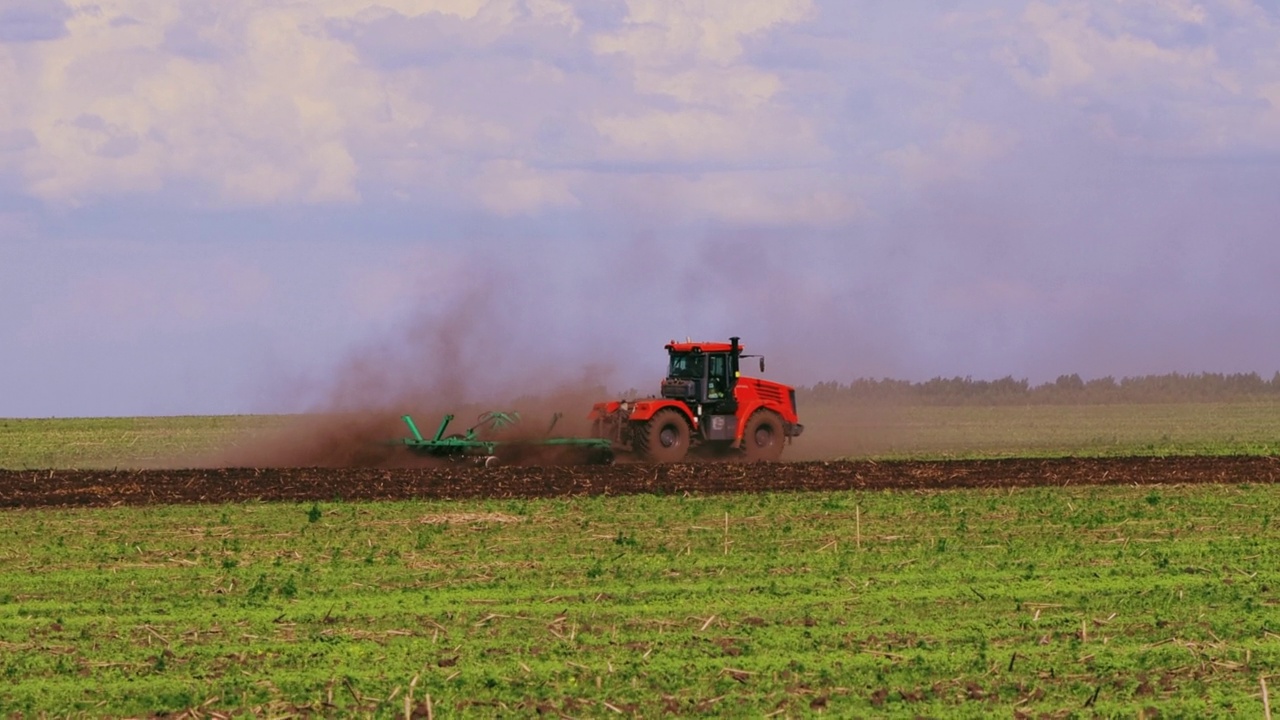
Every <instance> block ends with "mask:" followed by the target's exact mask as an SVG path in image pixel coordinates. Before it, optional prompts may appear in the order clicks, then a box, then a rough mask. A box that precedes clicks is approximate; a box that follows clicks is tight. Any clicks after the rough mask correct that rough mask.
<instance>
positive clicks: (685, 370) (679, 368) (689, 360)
mask: <svg viewBox="0 0 1280 720" xmlns="http://www.w3.org/2000/svg"><path fill="white" fill-rule="evenodd" d="M704 361H705V356H704V355H703V354H702V353H681V354H679V355H674V354H673V355H672V356H671V369H670V371H669V372H668V373H667V377H671V378H679V379H681V380H701V379H702V372H703V364H704Z"/></svg>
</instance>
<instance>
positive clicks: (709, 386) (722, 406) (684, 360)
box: [662, 337, 742, 414]
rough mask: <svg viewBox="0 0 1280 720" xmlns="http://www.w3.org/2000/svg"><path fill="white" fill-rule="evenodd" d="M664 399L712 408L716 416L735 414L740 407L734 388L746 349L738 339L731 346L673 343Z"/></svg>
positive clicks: (668, 350) (664, 388) (663, 394)
mask: <svg viewBox="0 0 1280 720" xmlns="http://www.w3.org/2000/svg"><path fill="white" fill-rule="evenodd" d="M667 353H668V356H669V360H668V364H667V377H666V378H664V379H663V381H662V397H664V398H670V399H672V400H681V401H683V402H685V403H687V404H688V405H690V406H691V407H697V406H710V407H709V408H708V410H710V411H711V412H714V413H726V414H732V413H733V412H734V411H735V409H736V406H737V402H736V401H735V399H734V393H733V391H734V387H735V386H736V385H737V382H738V376H739V373H738V362H739V359H740V358H741V357H742V346H741V345H739V344H738V338H736V337H735V338H730V339H729V342H728V343H693V342H683V343H677V342H674V341H673V342H671V343H668V344H667Z"/></svg>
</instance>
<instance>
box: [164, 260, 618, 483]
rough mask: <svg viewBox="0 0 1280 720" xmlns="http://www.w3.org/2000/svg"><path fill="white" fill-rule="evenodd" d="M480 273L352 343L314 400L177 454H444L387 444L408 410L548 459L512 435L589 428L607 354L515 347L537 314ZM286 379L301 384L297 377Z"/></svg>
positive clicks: (430, 423) (373, 461)
mask: <svg viewBox="0 0 1280 720" xmlns="http://www.w3.org/2000/svg"><path fill="white" fill-rule="evenodd" d="M478 280H483V281H482V282H477V283H475V285H474V286H473V289H469V290H468V291H466V292H465V293H463V294H462V295H461V296H459V297H456V298H454V299H453V301H452V302H448V303H445V304H444V305H443V306H439V303H438V300H437V301H436V303H435V305H432V306H431V309H429V310H422V311H420V312H417V313H416V314H415V315H414V316H413V317H412V318H411V319H410V321H409V322H408V323H407V324H406V326H405V327H404V328H402V329H398V330H396V331H394V332H393V333H392V335H391V336H390V337H385V338H380V339H378V340H377V341H375V342H372V343H369V344H367V345H365V346H363V347H360V348H358V349H357V350H355V351H353V352H352V353H351V354H350V355H349V356H348V357H347V358H346V359H345V360H344V361H343V362H342V363H341V364H340V365H339V366H338V368H337V369H336V371H335V372H334V373H333V375H332V377H331V378H330V379H328V380H322V381H320V382H319V383H311V385H312V387H311V388H309V390H310V391H311V392H313V393H314V392H318V394H320V396H321V399H320V401H319V402H318V403H317V405H316V407H315V408H314V409H313V410H312V411H310V412H307V413H306V414H303V415H299V416H296V417H295V418H293V419H291V420H289V421H288V422H286V424H285V425H284V427H282V428H280V429H278V430H275V431H268V432H266V433H261V432H260V433H258V434H256V435H252V436H245V437H240V438H237V439H235V440H234V441H233V442H232V443H230V444H229V445H228V446H227V447H225V448H223V449H222V450H220V451H218V452H216V453H212V454H210V455H206V456H202V457H198V458H187V459H185V462H184V464H186V465H189V466H198V467H329V468H334V467H388V468H390V467H418V466H424V465H432V464H438V463H440V462H444V461H443V460H440V459H438V458H431V457H422V456H418V455H415V454H414V453H412V452H409V451H408V450H406V448H404V447H403V446H398V445H395V444H394V442H393V441H394V440H395V439H397V438H407V437H409V435H410V433H409V429H408V427H407V425H406V424H405V423H404V422H403V421H402V420H401V416H403V415H406V414H408V415H411V416H412V417H413V418H414V421H415V423H416V424H417V426H418V428H419V430H420V431H421V432H422V433H423V434H424V435H427V436H430V435H431V434H433V433H434V432H435V430H436V428H437V427H438V425H439V423H440V422H441V420H442V419H443V418H444V417H445V416H446V415H447V414H448V415H453V416H454V420H453V421H452V422H451V423H450V424H449V426H448V428H447V431H446V435H453V434H463V433H466V432H467V431H468V430H474V431H475V433H476V435H477V437H480V438H483V439H494V440H502V441H504V443H508V444H510V447H511V448H512V452H511V453H510V455H513V456H515V455H518V457H511V458H508V457H504V458H503V459H504V461H505V460H509V459H510V460H514V461H517V462H532V461H539V460H547V459H549V458H548V457H547V456H546V454H545V453H542V452H535V451H534V450H533V449H532V448H528V449H526V450H524V451H521V450H520V447H521V444H520V441H522V440H535V439H539V438H544V437H548V436H549V435H552V434H554V435H556V436H583V435H586V434H588V432H589V430H590V425H589V422H588V420H587V414H588V412H589V410H590V408H591V405H592V404H593V403H595V402H599V401H601V400H605V399H607V398H608V395H607V394H606V390H605V381H606V379H607V376H608V374H609V371H608V366H607V365H605V364H602V363H593V362H587V361H585V359H583V358H581V357H578V358H576V360H575V362H572V363H570V362H564V361H559V362H557V361H556V357H557V355H558V353H557V352H556V348H555V347H542V348H540V350H539V349H532V350H531V349H530V348H529V347H522V346H521V343H522V339H523V337H525V336H527V335H528V334H529V333H528V332H527V331H528V330H529V329H530V326H531V324H533V323H536V320H535V319H532V318H529V317H528V316H527V315H526V314H525V313H524V312H523V308H521V307H519V306H513V305H512V304H511V303H510V302H509V301H508V300H507V299H506V298H504V297H501V296H500V294H499V293H498V292H497V291H496V290H494V288H497V287H506V286H509V283H504V282H502V280H503V278H500V277H495V276H492V275H490V276H488V277H486V276H483V275H480V276H479V277H478ZM544 345H546V344H544ZM559 354H563V353H559ZM575 354H577V355H580V354H581V353H575ZM290 387H291V388H292V389H293V391H294V392H307V391H308V388H305V387H299V386H298V384H297V383H295V384H293V385H290ZM490 411H500V412H505V413H514V414H515V415H517V416H518V418H519V421H518V422H517V423H516V424H515V425H512V426H508V427H504V428H494V427H492V424H491V423H487V422H483V421H482V420H483V416H484V414H485V413H487V412H490ZM389 441H392V442H389ZM550 459H554V458H550Z"/></svg>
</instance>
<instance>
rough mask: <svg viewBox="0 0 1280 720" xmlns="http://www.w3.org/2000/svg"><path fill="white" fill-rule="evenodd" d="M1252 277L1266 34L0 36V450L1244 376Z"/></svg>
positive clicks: (851, 27)
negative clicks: (784, 393) (738, 350)
mask: <svg viewBox="0 0 1280 720" xmlns="http://www.w3.org/2000/svg"><path fill="white" fill-rule="evenodd" d="M1278 278H1280V4H1277V3H1276V2H1274V1H1273V0H1256V1H1252V2H1251V1H1249V0H1204V1H1203V2H1192V1H1190V0H1115V1H1107V0H1094V1H1082V0H1061V1H1059V2H1047V1H1043V0H1032V1H1027V0H970V1H968V2H959V1H957V0H914V1H912V2H896V3H885V2H872V1H870V0H699V1H698V2H688V1H687V0H381V1H380V2H376V3H375V2H368V1H367V0H306V1H301V0H298V1H293V0H219V2H216V3H210V2H207V0H98V1H96V2H87V1H85V2H82V1H80V0H0V417H50V416H113V415H161V414H163V415H170V414H209V413H257V412H298V411H306V410H314V409H324V408H326V407H333V406H348V405H359V404H362V403H378V402H385V401H388V400H390V399H393V396H394V395H396V394H397V393H399V392H401V391H402V390H403V389H404V388H406V387H418V388H432V387H441V386H449V387H453V388H455V389H456V388H463V389H465V391H466V393H473V394H474V393H475V392H479V391H480V390H481V389H484V388H489V389H490V390H491V391H493V392H503V393H519V392H538V391H540V390H544V389H546V388H550V387H553V386H565V385H572V384H574V383H580V384H591V383H599V384H602V385H606V386H608V387H609V388H611V389H613V388H616V389H622V388H629V387H637V388H641V389H656V386H657V381H658V379H659V378H660V376H661V375H662V373H663V368H664V367H665V357H664V351H663V349H662V346H663V344H665V343H666V342H667V341H669V340H671V339H672V338H681V339H683V338H684V337H686V336H688V337H694V338H699V339H707V340H713V339H715V340H724V339H726V338H727V337H729V336H730V335H738V336H741V337H742V339H743V342H744V344H745V345H746V346H747V347H748V350H749V351H750V352H761V353H764V354H765V355H766V356H767V358H768V363H769V364H768V370H767V372H766V377H770V378H771V379H775V380H780V381H783V382H789V383H792V384H797V385H804V384H812V383H815V382H823V381H840V382H848V381H851V380H853V379H855V378H858V377H893V378H899V379H907V380H924V379H928V378H931V377H936V376H945V377H951V376H972V377H974V378H980V379H994V378H999V377H1005V376H1010V375H1011V376H1013V377H1015V378H1026V379H1029V380H1031V381H1032V382H1034V383H1039V382H1045V381H1050V380H1052V379H1054V378H1055V377H1057V376H1058V375H1060V374H1070V373H1078V374H1080V375H1081V376H1083V377H1085V378H1093V377H1103V376H1108V375H1111V376H1115V377H1124V376H1135V375H1143V374H1153V373H1168V372H1184V373H1194V372H1258V373H1260V374H1262V375H1263V376H1264V377H1267V378H1270V377H1271V375H1272V374H1273V373H1274V372H1276V371H1277V370H1280V311H1278V309H1280V282H1278V281H1277V280H1278ZM651 386H652V387H651ZM464 394H465V393H464Z"/></svg>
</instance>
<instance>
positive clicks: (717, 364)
mask: <svg viewBox="0 0 1280 720" xmlns="http://www.w3.org/2000/svg"><path fill="white" fill-rule="evenodd" d="M728 388H729V356H728V355H725V354H723V353H717V354H715V355H712V356H711V357H710V359H709V365H708V368H707V399H708V400H719V399H722V398H723V397H724V396H725V395H726V394H727V393H728Z"/></svg>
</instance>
